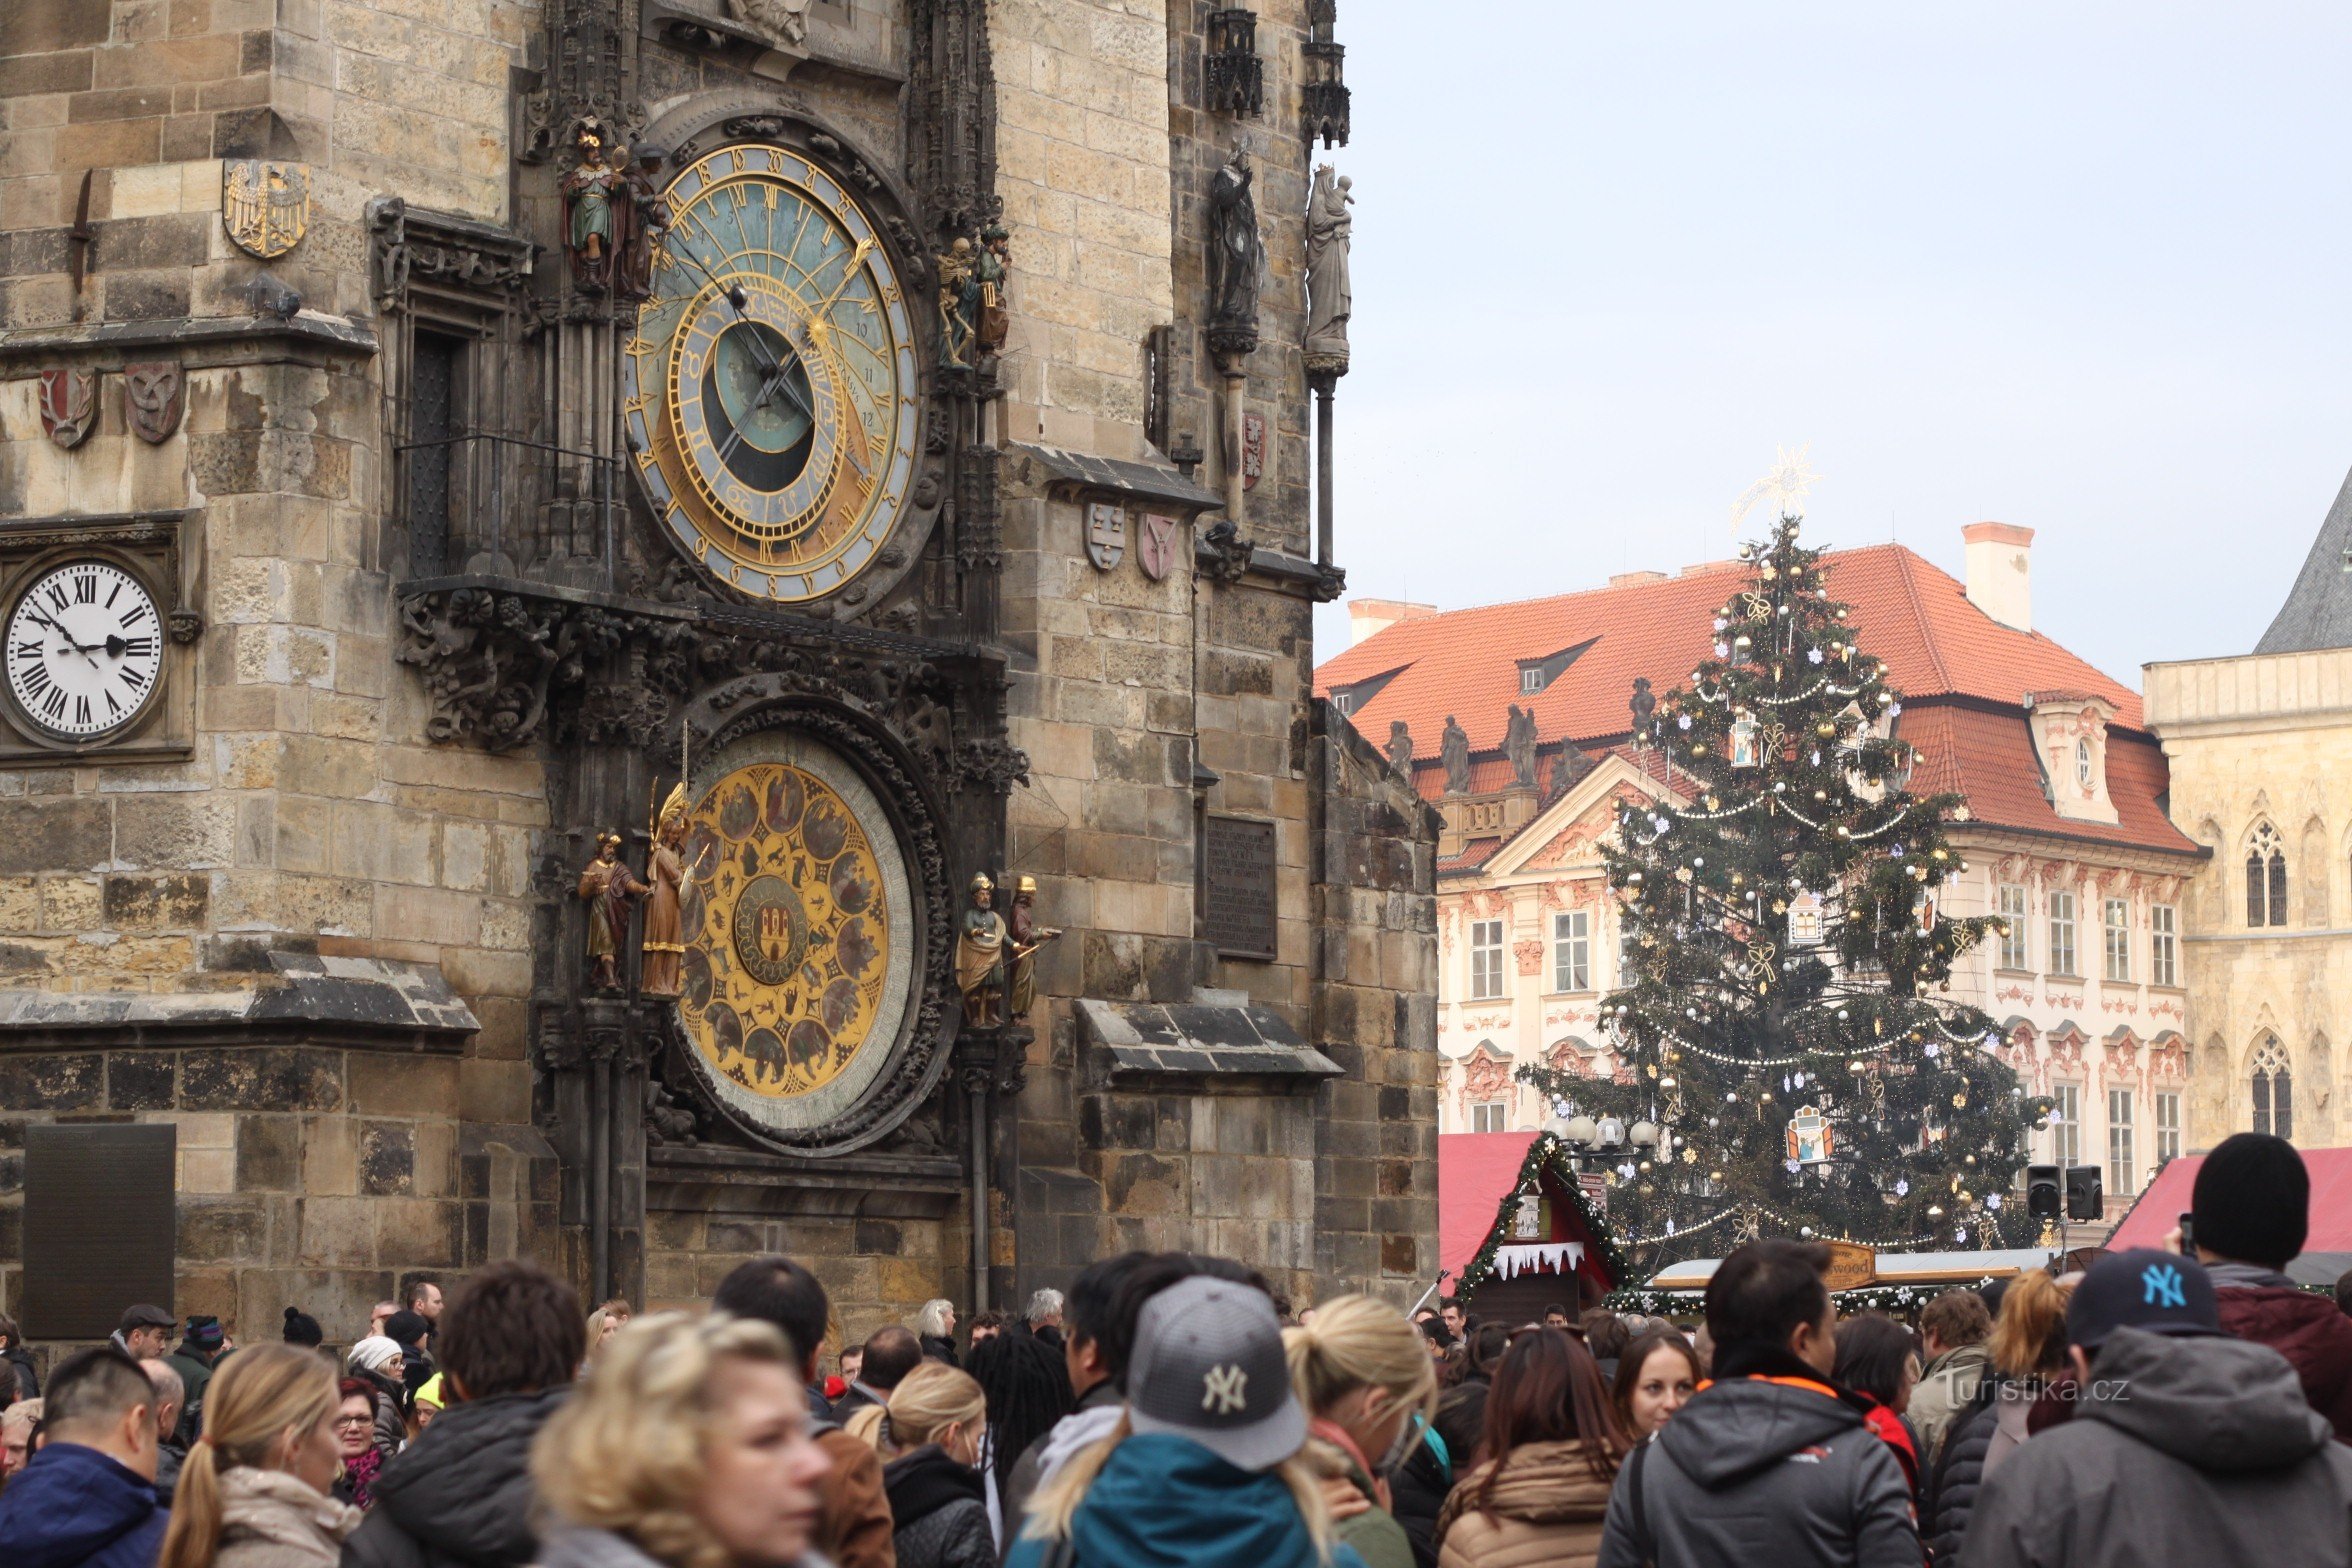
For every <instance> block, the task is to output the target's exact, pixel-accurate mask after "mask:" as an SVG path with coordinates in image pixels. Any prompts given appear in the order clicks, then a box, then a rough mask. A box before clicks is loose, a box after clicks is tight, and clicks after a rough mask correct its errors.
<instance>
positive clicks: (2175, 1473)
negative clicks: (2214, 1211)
mask: <svg viewBox="0 0 2352 1568" xmlns="http://www.w3.org/2000/svg"><path fill="white" fill-rule="evenodd" d="M2199 1223H2200V1225H2201V1224H2202V1223H2203V1222H2202V1220H2201V1219H2200V1221H2199ZM2215 1294H2216V1293H2215V1289H2214V1281H2213V1280H2212V1279H2211V1278H2210V1277H2209V1276H2208V1274H2207V1273H2206V1271H2205V1270H2204V1269H2203V1268H2202V1267H2200V1266H2199V1265H2198V1264H2197V1263H2196V1262H2195V1260H2193V1259H2190V1258H2185V1257H2181V1256H2180V1255H2178V1254H2177V1253H2171V1252H2159V1251H2157V1250H2155V1249H2154V1248H2139V1249H2135V1250H2133V1251H2130V1252H2118V1253H2114V1254H2111V1255H2110V1256H2107V1257H2104V1258H2101V1259H2100V1260H2099V1261H2098V1262H2096V1263H2094V1264H2092V1265H2091V1267H2090V1270H2089V1272H2087V1273H2086V1274H2085V1275H2084V1276H2083V1278H2082V1281H2081V1283H2080V1284H2078V1285H2077V1286H2076V1287H2075V1290H2074V1294H2073V1296H2072V1297H2071V1298H2070V1299H2069V1300H2068V1302H2067V1307H2066V1337H2067V1359H2068V1361H2069V1362H2070V1363H2071V1365H2072V1367H2073V1369H2074V1375H2075V1380H2076V1383H2077V1386H2078V1387H2079V1388H2080V1389H2081V1390H2082V1393H2081V1402H2080V1404H2079V1405H2078V1406H2077V1408H2076V1410H2075V1414H2074V1419H2073V1420H2071V1421H2068V1422H2067V1423H2065V1424H2064V1425H2063V1426H2056V1427H2052V1428H2051V1429H2050V1430H2048V1431H2046V1432H2043V1433H2041V1434H2040V1435H2039V1436H2037V1437H2035V1438H2034V1439H2033V1440H2032V1441H2031V1442H2028V1443H2026V1444H2025V1445H2024V1446H2022V1447H2021V1448H2019V1449H2018V1450H2017V1451H2016V1452H2015V1453H2014V1454H2012V1455H2011V1456H2010V1458H2009V1462H2008V1463H2007V1464H2005V1465H2003V1466H2002V1467H2001V1468H2000V1469H1999V1470H1998V1471H1995V1472H1993V1473H1991V1474H1989V1475H1987V1476H1986V1477H1985V1480H1984V1485H1983V1489H1982V1490H1981V1491H1980V1492H1979V1493H1978V1494H1977V1499H1976V1506H1975V1509H1974V1513H1973V1516H1972V1517H1971V1519H1970V1521H1969V1526H1968V1534H1967V1538H1966V1540H1965V1542H1964V1543H1963V1544H1962V1546H1961V1551H1960V1563H1961V1568H1980V1565H1981V1568H1996V1565H1998V1568H2010V1565H2014V1564H2033V1565H2035V1568H2128V1565H2139V1564H2146V1563H2296V1564H2313V1565H2318V1564H2333V1565H2343V1564H2352V1449H2347V1448H2346V1447H2345V1446H2344V1445H2343V1444H2341V1443H2338V1442H2335V1441H2334V1433H2333V1431H2332V1429H2331V1428H2330V1427H2329V1425H2328V1422H2327V1419H2326V1418H2325V1417H2323V1416H2321V1415H2320V1414H2319V1413H2317V1412H2316V1411H2314V1410H2313V1409H2312V1408H2311V1406H2310V1405H2308V1404H2307V1403H2305V1402H2304V1399H2303V1390H2302V1387H2301V1386H2300V1384H2299V1383H2298V1382H2297V1380H2296V1375H2295V1369H2294V1368H2293V1367H2291V1366H2289V1365H2288V1364H2287V1361H2286V1358H2285V1357H2283V1356H2281V1355H2280V1354H2279V1353H2278V1352H2277V1351H2275V1350H2272V1349H2270V1348H2268V1347H2267V1346H2263V1345H2257V1344H2252V1343H2249V1342H2247V1341H2244V1340H2240V1339H2233V1338H2231V1337H2229V1336H2228V1335H2227V1334H2225V1333H2224V1332H2223V1331H2222V1328H2221V1315H2220V1310H2219V1308H2218V1306H2217V1305H2216V1301H2215ZM1942 1560H1943V1559H1942V1558H1940V1557H1939V1558H1938V1561H1939V1562H1941V1561H1942Z"/></svg>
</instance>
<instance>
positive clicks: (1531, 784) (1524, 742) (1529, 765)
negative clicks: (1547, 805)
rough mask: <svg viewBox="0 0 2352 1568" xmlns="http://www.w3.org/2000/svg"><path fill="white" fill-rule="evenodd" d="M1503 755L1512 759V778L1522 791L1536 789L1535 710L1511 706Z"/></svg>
mask: <svg viewBox="0 0 2352 1568" xmlns="http://www.w3.org/2000/svg"><path fill="white" fill-rule="evenodd" d="M1503 755H1504V756H1506V757H1508V758H1510V759H1511V776H1512V778H1513V779H1514V780H1516V781H1517V783H1518V785H1519V787H1520V788H1521V789H1533V788H1535V710H1534V709H1533V708H1522V707H1520V706H1519V704H1517V703H1515V702H1514V703H1512V704H1511V716H1510V718H1509V720H1508V721H1506V722H1505V724H1504V726H1503Z"/></svg>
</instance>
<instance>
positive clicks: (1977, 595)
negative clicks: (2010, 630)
mask: <svg viewBox="0 0 2352 1568" xmlns="http://www.w3.org/2000/svg"><path fill="white" fill-rule="evenodd" d="M2033 535H2034V531H2033V530H2032V529H2030V528H2020V527H2018V526H2017V525H2016V524H2015V523H1970V524H1969V525H1968V526H1967V527H1966V528H1963V529H1961V530H1960V537H1961V538H1962V539H1964V540H1966V541H1967V542H1968V602H1969V603H1970V604H1973V605H1975V606H1976V607H1977V608H1978V609H1980V610H1982V611H1984V613H1985V614H1987V615H1989V616H1991V617H1992V618H1993V619H1994V620H1996V621H1999V622H2000V623H2001V624H2002V625H2003V626H2013V627H2015V628H2016V629H2017V630H2019V631H2021V632H2030V631H2032V630H2033Z"/></svg>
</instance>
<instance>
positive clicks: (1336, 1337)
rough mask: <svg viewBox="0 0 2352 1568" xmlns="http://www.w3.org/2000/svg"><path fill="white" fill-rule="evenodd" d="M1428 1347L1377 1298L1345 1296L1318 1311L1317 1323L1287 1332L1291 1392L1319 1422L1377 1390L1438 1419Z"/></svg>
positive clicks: (1398, 1403)
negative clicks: (1360, 1393)
mask: <svg viewBox="0 0 2352 1568" xmlns="http://www.w3.org/2000/svg"><path fill="white" fill-rule="evenodd" d="M1428 1344H1429V1342H1428V1340H1427V1339H1426V1338H1425V1337H1424V1336H1423V1335H1422V1333H1421V1331H1420V1330H1419V1329H1417V1328H1415V1327H1414V1326H1413V1325H1412V1324H1411V1323H1410V1322H1408V1321H1407V1320H1406V1318H1405V1315H1404V1314H1403V1313H1402V1312H1399V1311H1398V1310H1397V1309H1396V1308H1394V1307H1392V1306H1390V1305H1389V1304H1388V1303H1387V1302H1385V1301H1381V1300H1378V1299H1377V1298H1375V1297H1372V1296H1342V1297H1340V1298H1339V1299H1338V1300H1336V1301H1332V1302H1328V1303H1326V1304H1325V1305H1323V1306H1320V1307H1317V1308H1316V1309H1315V1321H1314V1322H1312V1323H1302V1324H1300V1325H1299V1326H1298V1327H1297V1328H1286V1329H1284V1330H1283V1331H1282V1354H1283V1359H1284V1360H1285V1361H1287V1362H1288V1363H1289V1364H1290V1386H1291V1389H1292V1390H1293V1391H1294V1392H1295V1393H1296V1394H1297V1395H1298V1398H1299V1403H1300V1404H1302V1405H1304V1406H1306V1407H1307V1413H1308V1414H1309V1415H1318V1416H1319V1415H1323V1414H1326V1413H1327V1412H1329V1411H1330V1409H1331V1408H1332V1406H1334V1405H1336V1404H1338V1403H1339V1402H1340V1401H1341V1400H1343V1399H1345V1398H1346V1397H1347V1396H1348V1395H1350V1394H1352V1393H1354V1392H1355V1391H1356V1390H1357V1389H1360V1388H1371V1389H1378V1390H1379V1391H1380V1392H1382V1393H1384V1394H1386V1395H1388V1397H1389V1400H1390V1402H1391V1403H1392V1405H1394V1406H1396V1407H1398V1408H1402V1409H1403V1410H1405V1411H1407V1412H1408V1413H1413V1414H1418V1415H1422V1416H1429V1415H1433V1414H1435V1413H1436V1410H1437V1367H1436V1366H1435V1364H1434V1363H1432V1362H1431V1361H1430V1359H1429V1348H1428Z"/></svg>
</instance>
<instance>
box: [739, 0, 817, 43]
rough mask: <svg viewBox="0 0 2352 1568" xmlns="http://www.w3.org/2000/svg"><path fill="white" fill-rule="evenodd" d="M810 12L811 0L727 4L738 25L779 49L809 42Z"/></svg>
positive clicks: (761, 0)
mask: <svg viewBox="0 0 2352 1568" xmlns="http://www.w3.org/2000/svg"><path fill="white" fill-rule="evenodd" d="M808 8H809V0H727V10H728V12H729V14H731V15H732V16H733V17H734V18H735V20H736V21H738V22H741V23H742V24H743V25H744V26H746V27H748V28H750V29H751V30H752V31H753V32H755V33H757V34H759V35H760V36H761V37H762V38H764V39H766V40H767V41H768V42H769V43H770V44H773V45H776V46H778V47H783V46H785V45H788V44H800V43H805V42H807V40H808Z"/></svg>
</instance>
